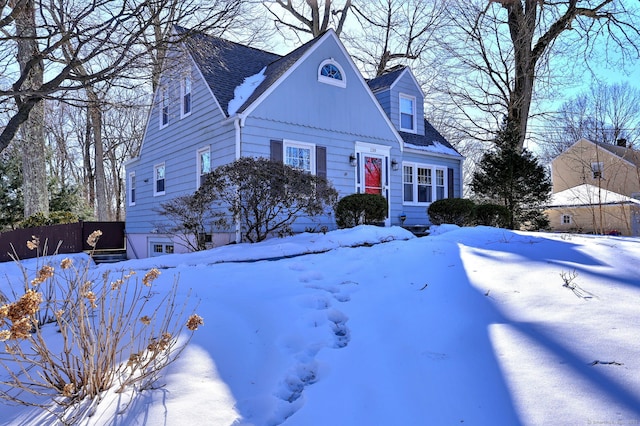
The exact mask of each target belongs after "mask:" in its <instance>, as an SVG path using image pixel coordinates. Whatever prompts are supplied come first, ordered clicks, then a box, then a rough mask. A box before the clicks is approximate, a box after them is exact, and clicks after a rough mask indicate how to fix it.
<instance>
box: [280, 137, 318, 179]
mask: <svg viewBox="0 0 640 426" xmlns="http://www.w3.org/2000/svg"><path fill="white" fill-rule="evenodd" d="M288 147H295V148H303V149H308V150H309V152H310V158H309V163H310V164H309V167H310V168H311V170H304V171H305V172H309V173H311V174H312V175H315V174H316V144H314V143H310V142H300V141H295V140H291V139H284V140H283V141H282V162H283V163H284V164H287V165H290V164H288V163H287V148H288ZM292 167H293V166H292Z"/></svg>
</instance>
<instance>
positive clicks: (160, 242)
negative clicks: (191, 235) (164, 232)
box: [148, 238, 176, 257]
mask: <svg viewBox="0 0 640 426" xmlns="http://www.w3.org/2000/svg"><path fill="white" fill-rule="evenodd" d="M158 246H160V249H161V251H156V247H158ZM167 249H169V250H167ZM175 249H176V244H175V243H174V242H173V241H172V240H170V239H164V238H162V239H152V240H149V253H148V254H149V257H156V256H164V255H166V254H173V253H176V251H175Z"/></svg>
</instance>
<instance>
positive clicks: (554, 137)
mask: <svg viewBox="0 0 640 426" xmlns="http://www.w3.org/2000/svg"><path fill="white" fill-rule="evenodd" d="M545 128H547V129H548V130H547V132H546V134H545V137H543V138H542V140H543V141H544V142H543V143H541V148H542V152H543V157H544V158H545V159H547V160H549V161H550V160H551V159H553V158H555V157H556V156H558V155H559V154H560V153H562V152H563V151H564V150H565V149H567V148H568V147H569V146H571V145H573V144H574V143H575V142H576V141H578V140H579V139H580V138H586V139H588V140H590V141H592V142H596V143H604V144H612V145H615V144H617V143H619V142H620V143H624V144H625V145H628V146H636V145H637V144H638V143H639V142H640V90H638V89H636V88H634V87H633V86H631V85H630V84H629V83H616V84H594V85H592V86H591V88H590V89H589V90H587V91H584V92H582V93H580V94H578V95H577V96H576V97H574V98H572V99H570V100H568V101H567V102H565V103H564V104H563V105H562V106H561V107H560V109H559V111H558V112H557V113H555V114H552V115H551V118H550V119H549V120H548V121H547V122H546V125H545Z"/></svg>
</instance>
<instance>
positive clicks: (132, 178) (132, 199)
mask: <svg viewBox="0 0 640 426" xmlns="http://www.w3.org/2000/svg"><path fill="white" fill-rule="evenodd" d="M128 183H129V190H128V191H127V193H128V195H129V205H130V206H135V205H136V172H130V173H129V182H128Z"/></svg>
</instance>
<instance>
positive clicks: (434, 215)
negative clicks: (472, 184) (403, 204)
mask: <svg viewBox="0 0 640 426" xmlns="http://www.w3.org/2000/svg"><path fill="white" fill-rule="evenodd" d="M474 210H475V203H474V202H473V201H471V200H467V199H464V198H445V199H442V200H438V201H434V202H433V203H431V205H430V206H429V208H428V209H427V213H428V214H429V219H430V220H431V223H433V224H434V225H442V224H443V223H451V224H454V225H458V226H470V225H473V224H474V216H475V215H474Z"/></svg>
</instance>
